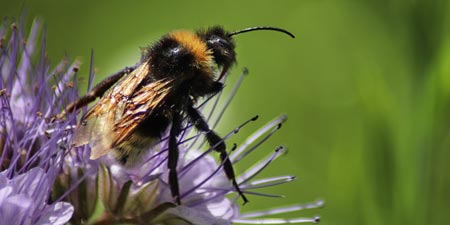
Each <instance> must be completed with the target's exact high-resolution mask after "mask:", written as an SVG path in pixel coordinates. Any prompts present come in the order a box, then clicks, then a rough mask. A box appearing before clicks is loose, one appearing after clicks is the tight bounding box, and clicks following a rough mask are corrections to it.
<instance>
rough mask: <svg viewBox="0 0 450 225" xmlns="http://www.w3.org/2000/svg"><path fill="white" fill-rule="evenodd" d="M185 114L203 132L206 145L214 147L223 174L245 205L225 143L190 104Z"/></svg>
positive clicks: (245, 200) (245, 198) (245, 201)
mask: <svg viewBox="0 0 450 225" xmlns="http://www.w3.org/2000/svg"><path fill="white" fill-rule="evenodd" d="M187 114H188V117H189V119H190V121H191V122H192V123H193V124H194V125H195V127H196V128H197V130H199V131H202V132H205V135H206V140H207V141H208V144H209V145H210V146H211V147H214V150H215V151H217V152H219V154H220V160H221V161H222V163H223V169H224V171H225V174H226V175H227V178H228V179H229V180H231V182H232V184H233V187H234V189H236V191H237V193H238V194H239V195H240V196H241V197H242V200H244V204H245V203H247V202H248V199H247V197H245V195H244V193H243V192H242V191H241V189H240V188H239V185H238V184H237V182H236V176H235V174H234V169H233V165H232V163H231V161H230V159H229V157H228V153H227V151H226V146H225V142H224V141H223V139H222V138H221V137H219V135H217V134H216V133H215V132H214V131H213V130H211V129H209V126H208V123H206V121H205V119H203V117H202V115H201V114H200V112H199V111H198V110H197V109H195V108H194V107H193V105H192V104H189V106H188V109H187Z"/></svg>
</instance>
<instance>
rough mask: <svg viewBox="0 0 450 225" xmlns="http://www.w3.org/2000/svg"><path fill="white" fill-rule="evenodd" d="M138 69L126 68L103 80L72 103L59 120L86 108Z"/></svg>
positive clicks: (60, 115) (59, 115) (58, 116)
mask: <svg viewBox="0 0 450 225" xmlns="http://www.w3.org/2000/svg"><path fill="white" fill-rule="evenodd" d="M135 68H136V67H135V66H133V67H125V68H124V69H122V70H121V71H119V72H117V73H115V74H113V75H111V76H109V77H107V78H106V79H104V80H102V81H101V82H100V83H98V84H97V85H95V87H94V88H92V90H91V91H90V92H89V93H87V94H86V95H84V96H82V97H81V98H79V99H77V100H75V101H73V102H72V103H70V104H69V105H68V106H67V107H66V108H65V110H64V111H63V112H62V113H60V114H58V115H57V118H63V117H64V116H65V115H66V113H70V112H73V110H75V109H79V108H81V107H84V106H86V105H87V104H89V103H91V102H92V101H94V100H95V99H96V98H97V97H100V96H102V95H103V94H104V93H105V92H106V91H107V90H108V89H109V88H110V87H111V86H113V85H114V84H115V83H116V82H117V81H118V80H119V79H120V78H122V77H123V76H124V75H125V74H129V73H131V72H132V71H133V70H134V69H135Z"/></svg>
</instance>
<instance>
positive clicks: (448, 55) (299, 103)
mask: <svg viewBox="0 0 450 225" xmlns="http://www.w3.org/2000/svg"><path fill="white" fill-rule="evenodd" d="M24 5H25V6H26V12H27V18H28V21H31V20H32V18H33V17H36V16H37V17H38V18H40V19H41V20H42V21H44V22H45V25H46V28H47V46H48V55H49V58H50V59H51V60H52V62H53V63H56V62H58V61H59V60H60V59H62V58H63V57H64V56H65V55H68V56H69V57H70V58H71V59H75V58H77V59H79V60H81V61H82V62H83V63H84V64H83V66H82V70H81V72H82V73H84V74H86V73H87V71H88V67H89V59H90V51H91V49H94V51H95V66H96V68H97V75H98V77H102V76H107V75H109V74H111V73H112V72H114V71H117V70H119V69H121V68H123V67H124V66H128V65H133V64H134V63H135V62H136V61H137V60H138V59H139V57H140V56H139V48H138V47H139V46H146V45H148V44H151V43H152V42H153V41H155V40H157V39H158V38H159V37H160V36H161V35H163V34H164V33H166V32H169V31H171V30H174V29H179V28H187V29H195V28H204V27H207V26H211V25H215V24H220V25H223V26H224V27H225V28H227V29H229V30H237V29H241V28H245V27H249V26H254V25H270V26H279V27H283V28H286V29H288V30H289V31H291V32H293V33H294V34H296V36H297V38H296V39H290V38H288V37H287V36H283V35H281V34H279V33H275V32H254V33H249V34H245V35H241V36H236V43H237V49H236V51H237V54H238V62H239V63H238V65H237V66H235V68H234V69H233V72H232V76H231V77H230V79H229V80H228V84H229V85H228V86H229V87H231V86H232V85H231V84H232V83H233V81H235V80H236V78H237V77H238V76H237V75H238V73H239V72H240V70H241V69H242V68H243V67H244V66H245V67H248V68H249V71H250V75H249V76H248V77H247V78H246V80H245V81H244V84H243V85H242V87H241V88H240V90H239V92H238V95H237V96H236V98H235V100H234V101H233V102H232V104H231V106H230V108H229V110H228V111H227V113H226V116H225V117H224V120H222V123H221V124H220V125H219V129H218V130H219V132H220V133H222V134H224V133H226V132H228V131H229V130H231V129H232V128H234V126H236V125H237V124H239V123H240V122H241V121H244V120H246V119H248V118H250V117H251V116H253V115H255V114H258V115H260V120H259V121H258V122H256V124H252V125H249V126H248V127H247V128H246V129H245V130H244V131H243V132H242V133H240V134H239V137H238V138H237V139H235V140H233V141H237V142H239V141H241V140H243V139H244V138H245V135H246V134H248V133H249V132H251V131H252V130H254V129H256V128H257V127H258V126H259V125H262V124H264V123H265V122H266V121H268V120H270V119H272V118H273V117H275V116H276V115H278V114H280V113H286V114H287V115H288V117H289V120H288V122H287V123H286V124H285V126H284V127H283V129H282V130H280V132H279V133H277V135H275V136H274V137H273V138H272V139H271V140H270V141H269V142H268V143H267V144H265V145H264V146H263V147H262V148H261V149H259V150H258V152H256V153H255V154H253V155H251V156H250V157H249V159H248V160H247V161H246V163H250V162H251V161H252V160H253V161H254V160H256V159H258V158H261V157H262V156H263V155H266V154H268V153H269V152H271V151H273V149H274V148H275V146H276V145H278V144H284V145H286V146H288V148H289V153H288V154H287V155H286V156H285V157H283V158H282V159H280V160H279V161H277V162H275V163H273V164H272V165H271V167H270V168H269V169H267V170H266V171H265V173H264V174H263V175H262V176H269V175H281V174H295V175H297V176H298V178H299V179H298V180H297V181H295V182H294V183H290V184H287V185H283V186H281V187H277V188H272V189H269V190H267V192H270V193H278V194H284V195H286V198H284V199H275V200H274V199H267V198H262V197H255V196H250V199H251V202H250V203H249V204H248V205H245V206H244V207H243V211H251V210H255V209H260V208H266V207H273V206H278V205H286V204H291V203H301V202H309V201H313V200H315V199H318V198H323V199H324V200H325V201H326V205H325V207H324V208H323V209H320V210H310V211H304V212H301V213H295V214H290V215H287V216H291V217H292V216H296V217H298V216H311V215H321V217H322V221H321V223H322V224H326V225H333V224H339V225H341V224H346V225H350V224H355V225H356V224H358V225H359V224H408V225H415V224H417V225H423V224H443V225H444V224H450V215H449V213H448V210H449V209H450V195H449V193H450V190H449V189H450V176H449V175H448V172H449V171H450V170H449V169H450V168H449V167H450V152H449V147H450V120H449V118H450V3H449V1H447V0H443V1H437V0H397V1H387V0H373V1H370V0H366V1H357V0H355V1H352V0H348V1H326V0H296V1H294V0H291V1H277V2H276V1H266V0H263V1H247V2H243V1H196V2H195V3H194V2H192V3H189V2H188V1H185V2H181V1H180V2H178V3H162V1H129V2H127V3H125V2H124V1H117V0H116V1H102V2H100V1H50V0H45V1H25V2H24V1H16V2H13V1H8V2H6V1H4V2H2V3H1V9H0V15H1V16H2V17H3V16H13V17H16V18H17V17H18V15H19V14H20V12H21V10H22V8H23V6H24ZM99 79H100V78H98V79H97V80H99ZM228 90H229V89H228ZM245 166H246V165H238V170H240V171H242V170H244V169H245Z"/></svg>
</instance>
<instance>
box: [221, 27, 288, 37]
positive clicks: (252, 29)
mask: <svg viewBox="0 0 450 225" xmlns="http://www.w3.org/2000/svg"><path fill="white" fill-rule="evenodd" d="M255 30H273V31H278V32H281V33H285V34H287V35H289V36H291V38H295V36H294V35H293V34H292V33H291V32H289V31H287V30H285V29H281V28H278V27H249V28H245V29H242V30H239V31H235V32H231V33H229V34H228V36H229V37H231V36H233V35H237V34H242V33H247V32H250V31H255Z"/></svg>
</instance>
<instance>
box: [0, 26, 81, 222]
mask: <svg viewBox="0 0 450 225" xmlns="http://www.w3.org/2000/svg"><path fill="white" fill-rule="evenodd" d="M22 29H23V27H21V26H20V25H17V24H16V23H12V24H11V25H10V26H8V23H7V22H4V23H3V25H2V26H1V27H0V37H1V38H2V42H1V46H0V75H1V76H0V77H1V79H0V90H1V91H0V93H1V94H0V105H1V106H0V169H1V173H0V218H2V221H7V224H18V225H26V224H65V223H66V222H67V221H68V220H69V219H70V218H71V216H72V213H73V207H72V206H71V204H70V203H67V202H62V201H52V200H50V199H51V197H50V196H51V189H52V186H53V183H54V181H55V179H56V177H57V175H58V173H59V171H60V167H61V165H62V159H63V155H64V151H63V149H62V148H61V146H62V145H61V142H63V141H64V140H65V139H67V132H65V131H64V127H65V126H67V125H68V124H71V123H72V124H74V123H75V122H76V121H75V120H74V119H73V120H67V121H64V122H63V123H55V124H51V123H49V120H47V119H46V118H47V117H49V115H52V114H54V113H56V112H57V111H58V106H61V105H62V104H64V103H63V100H64V99H66V98H62V97H63V95H64V96H75V95H74V94H75V92H73V91H72V92H71V91H66V92H65V93H64V94H63V90H64V89H65V85H64V84H65V82H67V81H68V79H69V78H70V77H71V76H73V73H74V71H73V67H75V66H76V64H74V65H72V66H69V65H67V63H66V62H62V63H60V64H59V65H58V66H57V67H56V69H55V70H53V71H50V68H49V65H48V62H47V60H46V59H45V57H44V55H45V36H43V37H42V43H41V45H38V44H37V40H38V39H39V37H40V33H41V25H40V23H39V22H38V21H34V22H33V26H32V29H31V32H30V33H29V35H28V37H26V35H25V33H24V31H23V30H22ZM38 46H40V47H41V49H40V52H41V53H40V55H39V54H38V53H37V52H38V51H37V50H38ZM35 62H37V63H35ZM49 74H52V76H50V75H49ZM51 79H55V80H54V81H51ZM52 83H53V85H51V84H52ZM66 100H67V99H66ZM56 131H57V132H56Z"/></svg>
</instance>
